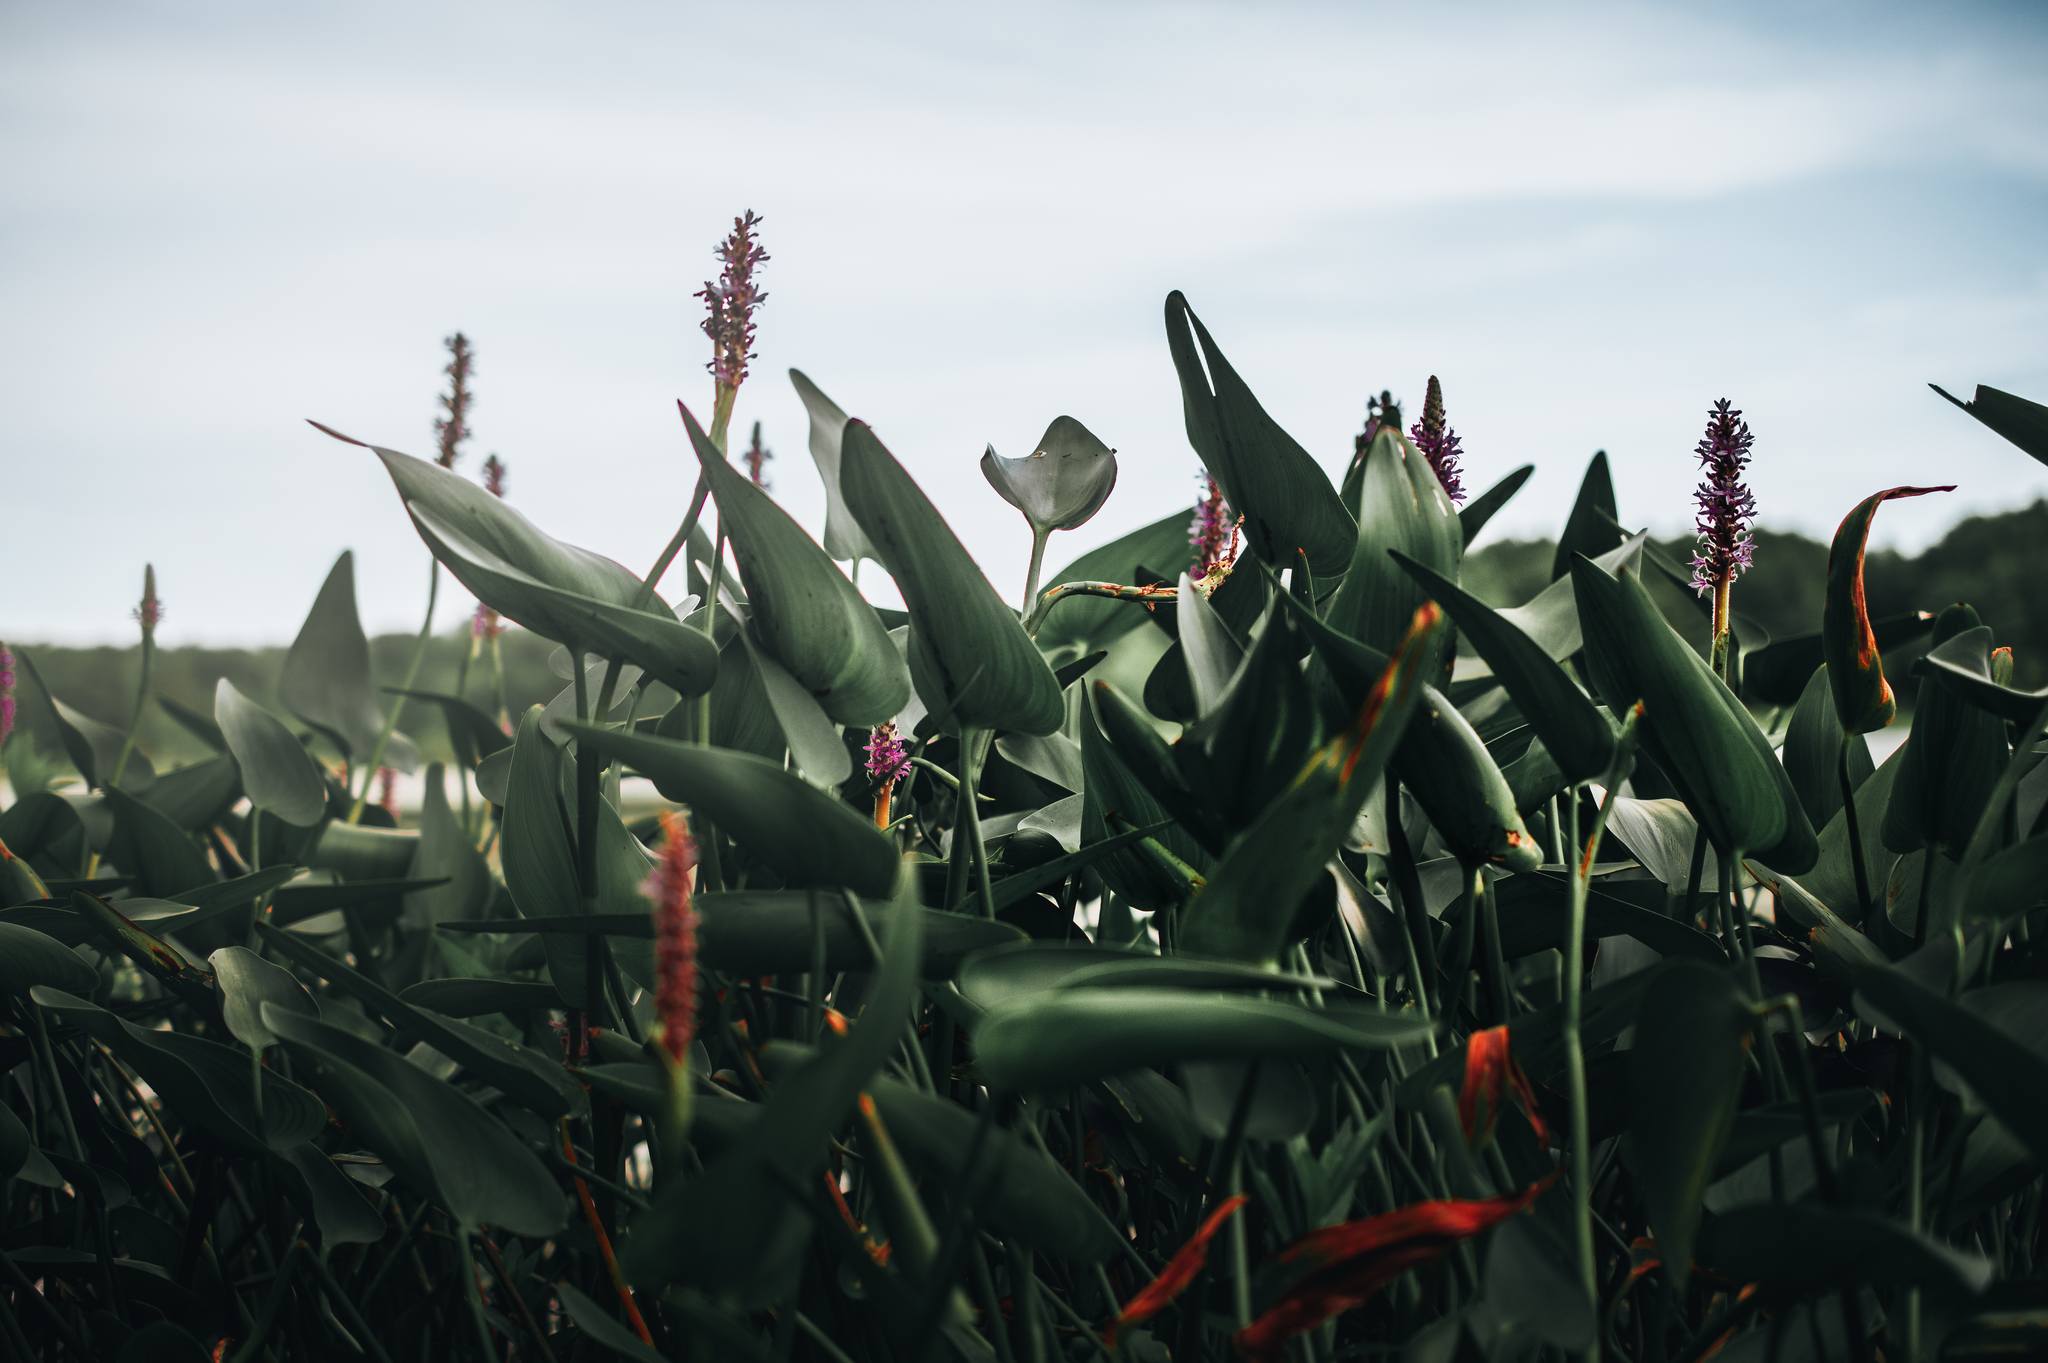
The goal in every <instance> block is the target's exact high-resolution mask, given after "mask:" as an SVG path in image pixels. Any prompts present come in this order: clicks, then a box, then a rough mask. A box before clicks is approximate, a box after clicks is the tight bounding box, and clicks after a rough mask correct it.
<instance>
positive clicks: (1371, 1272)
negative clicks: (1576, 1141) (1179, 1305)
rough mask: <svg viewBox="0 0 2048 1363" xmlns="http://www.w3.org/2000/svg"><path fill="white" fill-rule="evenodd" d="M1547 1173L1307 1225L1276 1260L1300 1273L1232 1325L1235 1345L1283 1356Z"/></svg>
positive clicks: (1517, 1204)
mask: <svg viewBox="0 0 2048 1363" xmlns="http://www.w3.org/2000/svg"><path fill="white" fill-rule="evenodd" d="M1556 1177H1557V1176H1556V1175H1555V1174H1549V1175H1546V1176H1545V1177H1543V1178H1542V1179H1539V1180H1538V1181H1537V1182H1535V1183H1533V1184H1531V1185H1530V1186H1529V1187H1527V1188H1524V1189H1523V1190H1522V1191H1521V1192H1519V1193H1510V1194H1507V1195H1505V1196H1502V1197H1490V1198H1482V1199H1476V1200H1473V1201H1446V1202H1418V1203H1416V1204H1414V1205H1413V1206H1409V1207H1402V1208H1399V1209H1398V1210H1395V1211H1391V1212H1385V1213H1383V1214H1381V1215H1379V1216H1372V1217H1367V1218H1366V1219H1365V1220H1363V1221H1347V1222H1345V1223H1344V1224H1343V1225H1341V1226H1327V1227H1325V1228H1323V1229H1322V1230H1316V1231H1310V1232H1309V1233H1308V1234H1307V1235H1304V1236H1302V1237H1301V1238H1300V1239H1299V1240H1296V1241H1295V1242H1294V1243H1293V1244H1291V1245H1289V1246H1288V1247H1287V1248H1286V1249H1284V1250H1281V1251H1280V1255H1279V1260H1278V1262H1279V1263H1280V1264H1282V1265H1283V1266H1286V1267H1289V1268H1294V1269H1297V1270H1299V1271H1300V1272H1301V1276H1300V1277H1299V1278H1298V1279H1297V1280H1296V1282H1295V1284H1294V1286H1293V1287H1291V1288H1289V1289H1288V1291H1287V1292H1286V1294H1285V1295H1284V1296H1282V1297H1281V1298H1280V1300H1279V1301H1277V1302H1275V1303H1274V1304H1273V1305H1272V1306H1271V1307H1269V1308H1268V1309H1267V1310H1266V1311H1265V1313H1264V1314H1262V1315H1261V1316H1260V1317H1259V1318H1258V1319H1257V1320H1254V1321H1253V1322H1252V1323H1251V1324H1250V1325H1247V1326H1246V1327H1245V1328H1244V1329H1242V1330H1240V1331H1238V1334H1237V1347H1238V1349H1239V1351H1240V1352H1242V1353H1243V1354H1244V1356H1245V1357H1247V1358H1250V1359H1254V1360H1266V1359H1278V1358H1283V1357H1285V1355H1286V1344H1287V1341H1288V1340H1290V1339H1292V1338H1294V1337H1295V1336H1296V1335H1298V1334H1301V1333H1302V1332H1303V1331H1306V1330H1313V1329H1314V1328H1315V1327H1316V1326H1318V1325H1320V1324H1322V1323H1323V1322H1324V1321H1326V1320H1328V1319H1329V1318H1330V1317H1332V1316H1334V1315H1338V1314H1339V1313H1341V1312H1344V1311H1349V1310H1351V1309H1352V1308H1354V1307H1357V1306H1363V1305H1364V1304H1365V1303H1366V1302H1368V1301H1370V1300H1372V1298H1373V1296H1374V1294H1376V1293H1377V1292H1378V1291H1379V1290H1380V1289H1381V1288H1382V1287H1385V1286H1386V1285H1387V1284H1388V1283H1390V1282H1392V1281H1393V1280H1394V1279H1395V1278H1398V1277H1400V1276H1401V1275H1402V1274H1403V1273H1405V1272H1407V1271H1408V1270H1409V1269H1411V1268H1418V1267H1420V1266H1421V1265H1423V1264H1426V1263H1429V1262H1431V1261H1432V1260H1434V1259H1436V1258H1438V1257H1439V1256H1441V1255H1442V1254H1444V1253H1445V1252H1446V1251H1447V1250H1449V1249H1451V1248H1452V1247H1454V1246H1455V1245H1457V1244H1458V1243H1459V1242H1460V1241H1462V1240H1468V1239H1470V1238H1471V1237H1472V1236H1475V1235H1477V1234H1479V1233H1480V1232H1481V1231H1484V1230H1487V1229H1489V1228H1491V1227H1493V1226H1496V1225H1498V1224H1500V1223H1501V1222H1502V1221H1505V1220H1507V1219H1508V1218H1509V1217H1510V1216H1513V1215H1514V1214H1515V1213H1516V1212H1519V1211H1521V1210H1522V1209H1523V1208H1525V1207H1527V1206H1528V1205H1529V1204H1530V1203H1532V1202H1534V1201H1535V1200H1536V1199H1537V1198H1539V1197H1541V1196H1542V1195H1543V1192H1544V1190H1545V1189H1547V1188H1549V1187H1550V1185H1551V1183H1552V1181H1553V1180H1554V1179H1555V1178H1556Z"/></svg>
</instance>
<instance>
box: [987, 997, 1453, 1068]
mask: <svg viewBox="0 0 2048 1363" xmlns="http://www.w3.org/2000/svg"><path fill="white" fill-rule="evenodd" d="M1431 1031H1432V1024H1431V1023H1429V1022H1428V1021H1426V1020H1424V1019H1422V1018H1420V1017H1418V1016H1416V1015H1414V1014H1401V1013H1381V1012H1377V1011H1374V1010H1371V1009H1366V1008H1341V1009H1340V1008H1311V1007H1308V1006H1307V1005H1305V1004H1299V1003H1289V1002H1282V1001H1279V1000H1274V999H1263V998H1249V997H1239V996H1236V995H1230V994H1219V993H1216V992H1213V991H1211V990H1201V989H1175V988H1161V989H1138V990H1114V989H1061V990H1055V991H1052V992H1050V993H1045V994H1040V995H1037V996H1034V997H1028V998H1024V999H1019V1000H1017V1001H1015V1002H1012V1003H1006V1004H1004V1005H1002V1006H1000V1007H998V1008H994V1009H991V1010H990V1011H989V1012H988V1014H987V1015H986V1016H984V1017H983V1018H982V1019H981V1021H980V1023H979V1025H977V1026H976V1027H975V1029H974V1055H975V1068H976V1070H977V1071H978V1072H979V1073H980V1075H981V1077H982V1079H983V1080H984V1081H985V1082H986V1083H988V1084H989V1085H990V1086H991V1087H992V1088H996V1089H1000V1090H1003V1091H1006V1092H1025V1093H1030V1092H1043V1091H1050V1090H1056V1089H1064V1088H1069V1087H1072V1086H1073V1085H1076V1084H1083V1083H1087V1082H1088V1081H1090V1080H1093V1079H1102V1078H1107V1077H1109V1076H1111V1075H1116V1074H1122V1073H1124V1072H1126V1071H1129V1070H1137V1069H1149V1068H1154V1067H1157V1066H1161V1065H1172V1064H1178V1063H1180V1062H1182V1061H1187V1060H1227V1059H1243V1060H1254V1059H1265V1058H1276V1057H1286V1056H1316V1055H1334V1054H1337V1053H1340V1052H1344V1051H1352V1050H1384V1049H1387V1048H1389V1047H1393V1046H1401V1045H1408V1044H1412V1043H1416V1042H1420V1041H1421V1040H1422V1039H1423V1038H1424V1037H1426V1036H1428V1035H1429V1034H1430V1032H1431Z"/></svg>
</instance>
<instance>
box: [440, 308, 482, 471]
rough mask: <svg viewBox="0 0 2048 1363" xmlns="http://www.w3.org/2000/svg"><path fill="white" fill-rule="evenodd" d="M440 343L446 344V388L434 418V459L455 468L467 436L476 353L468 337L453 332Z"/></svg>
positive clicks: (448, 467)
mask: <svg viewBox="0 0 2048 1363" xmlns="http://www.w3.org/2000/svg"><path fill="white" fill-rule="evenodd" d="M442 344H444V345H446V346H447V347H448V367H447V368H446V369H444V370H442V371H441V372H442V373H444V374H446V375H447V376H448V391H447V392H445V393H443V394H442V395H441V415H440V416H437V417H435V418H434V446H435V453H434V462H435V463H437V464H439V465H440V466H441V467H442V468H444V469H452V468H454V467H455V461H456V460H457V459H458V458H460V457H461V454H462V442H463V441H465V440H467V439H469V402H470V396H469V376H470V370H471V368H472V367H473V366H474V365H475V363H476V356H475V354H474V353H473V352H472V351H471V350H470V348H469V337H467V336H465V335H463V334H462V333H461V332H459V331H458V332H456V333H455V334H454V335H453V336H450V337H449V338H448V339H447V340H446V341H444V342H442Z"/></svg>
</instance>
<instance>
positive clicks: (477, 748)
mask: <svg viewBox="0 0 2048 1363" xmlns="http://www.w3.org/2000/svg"><path fill="white" fill-rule="evenodd" d="M387 690H388V691H389V693H390V694H391V695H395V696H406V697H409V698H410V699H413V700H423V701H426V702H428V703H430V704H432V705H435V706H438V707H439V708H440V711H441V721H442V723H443V724H444V725H445V726H446V727H447V730H448V746H449V747H450V748H452V749H453V750H454V753H455V761H456V764H457V765H458V766H461V767H463V768H465V769H472V770H473V769H474V768H475V767H476V764H477V763H479V762H481V761H483V760H484V759H485V758H486V757H489V756H490V755H491V754H492V753H494V752H498V751H501V750H502V749H505V748H509V747H511V746H512V740H511V738H509V737H508V736H507V735H506V733H505V731H504V729H502V728H500V727H499V725H498V721H497V720H495V719H492V718H491V717H490V716H489V715H487V714H485V713H484V712H483V711H481V710H479V709H477V708H476V706H474V705H471V704H470V703H469V702H468V701H466V700H464V699H462V697H460V696H447V695H442V694H441V693H440V692H438V691H406V690H401V689H399V688H396V687H390V688H387Z"/></svg>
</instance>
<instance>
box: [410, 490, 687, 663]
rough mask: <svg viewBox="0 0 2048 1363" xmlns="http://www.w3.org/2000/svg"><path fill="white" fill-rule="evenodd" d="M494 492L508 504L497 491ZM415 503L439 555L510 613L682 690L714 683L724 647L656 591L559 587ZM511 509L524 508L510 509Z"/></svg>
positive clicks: (418, 524) (416, 517) (417, 518)
mask: <svg viewBox="0 0 2048 1363" xmlns="http://www.w3.org/2000/svg"><path fill="white" fill-rule="evenodd" d="M429 467H431V466H429ZM490 500H491V501H492V503H493V504H494V505H502V504H501V503H498V502H497V499H496V498H491V499H490ZM409 509H410V510H411V512H412V523H413V527H414V528H415V529H417V530H418V531H419V533H420V538H421V539H423V540H425V541H426V544H427V548H429V549H430V550H432V551H433V554H434V557H435V558H437V559H439V560H440V561H441V563H442V564H443V566H445V567H446V568H447V569H448V571H449V572H450V573H453V574H454V575H455V579H456V580H457V581H458V582H460V583H462V585H463V586H465V587H467V588H469V590H470V591H472V592H473V593H475V594H476V597H477V599H478V600H479V601H482V602H484V603H485V604H486V605H489V606H491V607H492V608H494V609H495V610H497V611H498V613H499V614H501V615H503V616H504V617H505V618H506V619H507V620H511V621H513V622H515V623H517V624H521V625H524V626H526V627H527V628H528V629H530V630H532V631H533V632H534V633H536V634H539V635H541V636H543V637H544V638H548V639H553V640H556V641H557V642H559V643H561V644H564V645H566V646H567V647H569V648H570V649H571V650H573V651H575V652H577V653H593V654H596V655H597V656H599V657H601V658H606V659H610V660H623V661H626V662H631V663H635V664H637V665H639V666H640V667H642V668H644V669H645V670H646V671H647V672H648V673H649V674H650V675H652V676H654V677H657V678H659V679H660V680H661V681H663V682H666V683H667V684H668V685H670V686H672V687H674V688H675V689H676V690H677V691H678V692H680V693H681V694H682V695H685V696H699V695H702V694H703V693H704V692H706V691H708V690H710V689H711V684H712V681H713V680H714V679H715V678H716V676H717V672H718V650H717V648H716V647H715V646H714V645H713V644H712V642H711V640H710V639H708V638H706V637H705V636H704V634H703V633H702V632H701V631H699V630H695V629H692V628H690V627H689V626H688V625H686V624H684V623H683V622H682V621H681V620H678V619H677V618H676V617H675V616H674V615H673V614H671V613H670V612H669V610H668V609H667V608H666V607H665V606H664V605H663V604H662V603H661V601H660V600H659V598H657V597H655V596H654V595H653V594H652V593H648V594H647V596H646V598H645V601H646V604H645V605H644V606H642V605H638V604H632V605H623V604H620V603H618V602H615V601H610V600H606V599H602V598H600V597H596V596H589V595H584V594H583V593H580V592H576V591H570V590H566V589H564V588H561V587H557V586H555V585H553V584H552V583H549V582H546V581H543V580H542V579H540V578H538V577H535V576H533V575H532V574H531V573H529V572H527V571H526V570H524V569H522V568H521V567H519V566H518V565H517V564H515V563H512V562H510V561H508V560H507V559H504V558H501V557H499V556H498V554H497V553H496V552H494V551H493V550H492V549H491V548H490V547H489V546H488V545H487V544H486V543H484V542H482V541H479V540H472V539H469V538H467V537H466V536H465V535H464V534H463V532H462V530H460V529H458V528H457V527H456V525H455V524H454V523H452V522H451V521H448V520H444V519H442V517H441V515H440V514H439V510H438V508H435V507H429V506H426V505H422V504H418V503H415V504H414V505H412V506H411V507H410V508H409ZM508 514H516V513H511V512H509V509H508ZM556 547H557V548H559V549H564V550H566V549H567V548H568V546H566V545H558V546H556ZM578 552H580V551H578ZM604 561H605V562H607V563H610V560H604ZM611 566H612V567H613V568H618V565H617V564H611ZM619 571H621V572H624V570H623V569H620V570H619ZM636 589H637V588H636ZM636 599H637V598H636Z"/></svg>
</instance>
